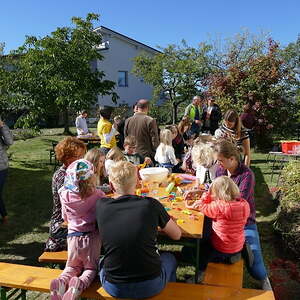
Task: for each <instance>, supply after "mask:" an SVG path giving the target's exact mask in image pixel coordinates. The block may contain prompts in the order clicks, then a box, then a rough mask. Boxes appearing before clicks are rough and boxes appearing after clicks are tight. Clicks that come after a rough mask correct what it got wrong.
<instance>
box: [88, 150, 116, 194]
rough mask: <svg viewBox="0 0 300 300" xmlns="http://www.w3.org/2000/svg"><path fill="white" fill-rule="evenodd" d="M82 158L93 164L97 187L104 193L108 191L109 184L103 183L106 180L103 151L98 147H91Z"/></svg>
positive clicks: (109, 189)
mask: <svg viewBox="0 0 300 300" xmlns="http://www.w3.org/2000/svg"><path fill="white" fill-rule="evenodd" d="M84 159H86V160H88V161H89V162H91V163H92V164H93V165H94V168H95V174H96V177H97V183H96V184H97V188H100V189H101V190H102V191H103V192H104V193H110V192H111V188H110V186H109V184H107V183H104V181H106V182H108V178H107V174H106V171H105V167H104V164H105V153H104V152H103V151H102V150H101V149H99V148H93V149H91V150H89V151H88V152H87V153H86V154H85V156H84Z"/></svg>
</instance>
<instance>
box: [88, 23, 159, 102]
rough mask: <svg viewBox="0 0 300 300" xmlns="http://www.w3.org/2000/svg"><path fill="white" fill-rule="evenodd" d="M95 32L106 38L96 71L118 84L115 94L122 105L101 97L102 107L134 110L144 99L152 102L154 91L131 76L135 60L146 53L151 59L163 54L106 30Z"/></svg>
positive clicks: (100, 47) (103, 38)
mask: <svg viewBox="0 0 300 300" xmlns="http://www.w3.org/2000/svg"><path fill="white" fill-rule="evenodd" d="M95 31H97V32H99V33H100V34H101V35H102V41H103V43H102V45H100V46H99V50H100V51H101V54H102V55H103V57H104V58H103V60H101V61H99V60H98V61H97V62H95V65H94V67H95V68H97V69H98V70H101V71H103V72H104V73H105V79H108V80H111V81H114V82H116V85H115V92H116V93H117V94H118V96H119V97H120V98H119V99H118V103H117V104H114V103H113V102H112V101H111V97H110V96H104V97H102V96H100V95H99V96H98V103H99V105H112V106H116V105H117V106H118V105H123V104H127V105H129V106H132V105H133V104H134V103H135V102H136V101H137V100H138V99H140V98H146V99H151V97H152V92H153V87H152V86H151V85H149V84H146V83H145V82H144V81H143V79H142V78H138V77H136V76H135V75H133V74H132V73H131V70H132V68H133V64H134V63H133V58H134V57H136V56H138V55H140V54H141V53H142V52H144V53H147V54H149V55H151V56H154V55H156V54H158V53H160V52H159V51H158V50H156V49H154V48H152V47H149V46H147V45H145V44H143V43H140V42H138V41H136V40H134V39H132V38H129V37H127V36H125V35H123V34H120V33H118V32H116V31H113V30H111V29H109V28H107V27H104V26H101V27H98V28H96V29H95Z"/></svg>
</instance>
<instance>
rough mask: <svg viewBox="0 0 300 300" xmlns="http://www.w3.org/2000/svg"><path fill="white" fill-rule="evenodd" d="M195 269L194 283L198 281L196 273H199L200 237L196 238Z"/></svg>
mask: <svg viewBox="0 0 300 300" xmlns="http://www.w3.org/2000/svg"><path fill="white" fill-rule="evenodd" d="M196 243H197V246H196V266H195V268H196V270H195V283H198V275H199V260H200V239H196Z"/></svg>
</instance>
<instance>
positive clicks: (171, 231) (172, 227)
mask: <svg viewBox="0 0 300 300" xmlns="http://www.w3.org/2000/svg"><path fill="white" fill-rule="evenodd" d="M162 231H163V232H164V233H165V234H166V235H167V236H169V237H170V238H171V239H172V240H179V239H180V238H181V230H180V228H179V227H178V226H177V224H176V223H175V222H174V221H173V220H172V219H170V220H169V221H168V223H167V225H166V226H165V227H164V228H162Z"/></svg>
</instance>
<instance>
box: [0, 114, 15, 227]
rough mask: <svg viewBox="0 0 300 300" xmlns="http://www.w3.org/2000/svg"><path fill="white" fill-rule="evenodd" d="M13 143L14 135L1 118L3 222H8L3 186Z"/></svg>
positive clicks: (0, 156) (1, 209)
mask: <svg viewBox="0 0 300 300" xmlns="http://www.w3.org/2000/svg"><path fill="white" fill-rule="evenodd" d="M12 143H13V137H12V134H11V132H10V130H9V128H8V127H7V126H6V125H5V123H4V122H3V121H2V120H1V119H0V214H1V217H2V223H3V224H5V223H7V220H8V219H7V211H6V208H5V205H4V200H3V195H2V194H3V188H4V184H5V181H6V178H7V174H8V157H7V153H6V150H7V149H8V147H9V146H10V145H12Z"/></svg>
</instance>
